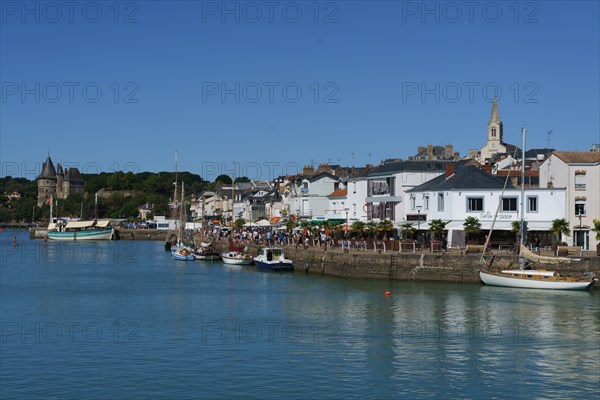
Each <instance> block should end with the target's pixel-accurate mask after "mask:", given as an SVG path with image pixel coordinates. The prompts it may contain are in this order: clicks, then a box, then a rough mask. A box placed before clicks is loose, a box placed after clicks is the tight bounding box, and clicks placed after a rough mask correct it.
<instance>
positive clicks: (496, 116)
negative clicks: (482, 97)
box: [488, 96, 500, 125]
mask: <svg viewBox="0 0 600 400" xmlns="http://www.w3.org/2000/svg"><path fill="white" fill-rule="evenodd" d="M492 122H495V123H496V124H500V113H499V112H498V101H497V98H496V96H494V104H492V115H491V116H490V122H489V123H488V125H489V124H491V123H492Z"/></svg>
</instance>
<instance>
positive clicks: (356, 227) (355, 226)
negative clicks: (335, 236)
mask: <svg viewBox="0 0 600 400" xmlns="http://www.w3.org/2000/svg"><path fill="white" fill-rule="evenodd" d="M350 229H352V233H353V234H355V235H359V236H360V237H363V235H364V234H365V223H364V222H362V221H354V222H353V223H352V225H350Z"/></svg>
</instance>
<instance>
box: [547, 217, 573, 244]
mask: <svg viewBox="0 0 600 400" xmlns="http://www.w3.org/2000/svg"><path fill="white" fill-rule="evenodd" d="M550 232H552V233H553V234H555V235H556V241H557V242H560V241H561V238H562V235H565V236H571V231H570V230H569V222H568V221H567V220H566V219H564V218H556V219H553V220H552V227H551V228H550Z"/></svg>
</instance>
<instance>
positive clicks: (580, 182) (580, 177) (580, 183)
mask: <svg viewBox="0 0 600 400" xmlns="http://www.w3.org/2000/svg"><path fill="white" fill-rule="evenodd" d="M581 189H585V172H576V173H575V190H581Z"/></svg>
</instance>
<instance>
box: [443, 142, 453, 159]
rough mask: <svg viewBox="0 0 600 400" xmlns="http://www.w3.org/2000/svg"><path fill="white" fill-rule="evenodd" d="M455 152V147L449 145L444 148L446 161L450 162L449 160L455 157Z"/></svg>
mask: <svg viewBox="0 0 600 400" xmlns="http://www.w3.org/2000/svg"><path fill="white" fill-rule="evenodd" d="M453 150H454V149H453V147H452V145H451V144H447V145H446V146H445V147H444V157H445V158H446V160H449V159H451V158H452V156H453Z"/></svg>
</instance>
